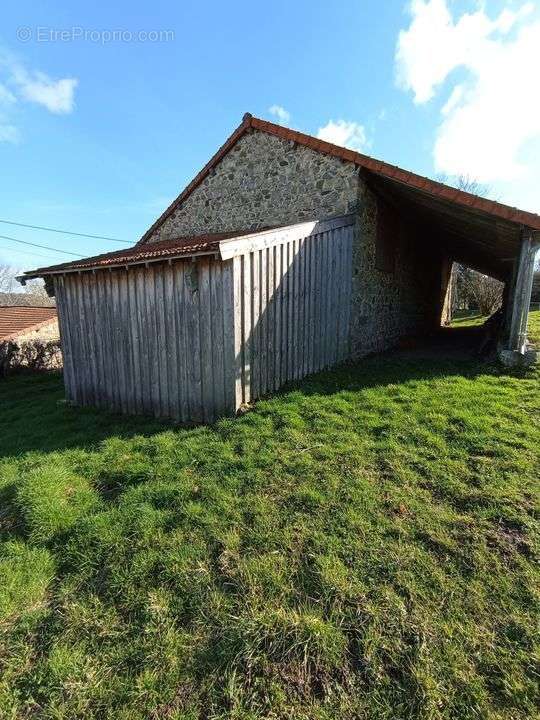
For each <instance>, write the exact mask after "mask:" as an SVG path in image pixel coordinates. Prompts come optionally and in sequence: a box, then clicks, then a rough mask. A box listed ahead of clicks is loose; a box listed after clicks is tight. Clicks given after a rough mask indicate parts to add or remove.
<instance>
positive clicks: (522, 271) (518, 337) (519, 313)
mask: <svg viewBox="0 0 540 720" xmlns="http://www.w3.org/2000/svg"><path fill="white" fill-rule="evenodd" d="M535 240H536V239H535V237H534V234H533V232H532V230H529V229H528V228H525V229H524V230H523V231H522V233H521V250H520V254H519V263H518V267H517V275H516V282H515V285H514V288H513V297H512V298H511V316H510V331H509V337H508V349H509V350H513V351H514V352H518V353H523V352H525V349H526V343H527V322H528V318H529V306H530V304H531V293H532V284H533V278H534V261H535V258H536V251H537V250H538V245H537V242H535Z"/></svg>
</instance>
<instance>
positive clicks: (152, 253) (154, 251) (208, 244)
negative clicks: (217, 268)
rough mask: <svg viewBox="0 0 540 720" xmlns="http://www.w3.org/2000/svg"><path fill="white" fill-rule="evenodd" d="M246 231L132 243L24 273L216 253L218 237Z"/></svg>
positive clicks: (44, 272) (39, 273)
mask: <svg viewBox="0 0 540 720" xmlns="http://www.w3.org/2000/svg"><path fill="white" fill-rule="evenodd" d="M245 234H246V232H245V231H244V230H239V231H237V232H230V233H213V234H206V235H197V236H195V237H187V238H186V237H183V238H175V239H173V240H162V241H160V242H155V243H146V244H145V245H135V246H134V247H132V248H128V249H127V250H115V251H114V252H109V253H103V254H102V255H94V256H93V257H87V258H83V259H82V260H74V261H72V262H67V263H61V264H60V265H50V266H48V267H45V268H37V270H32V271H29V272H27V273H25V276H26V277H32V276H34V275H36V276H40V275H42V274H47V273H56V272H61V271H62V270H65V271H72V270H87V269H89V268H106V267H114V266H121V265H132V264H134V263H144V262H147V261H151V260H156V259H159V258H168V257H181V256H182V255H194V254H198V253H201V254H203V253H212V252H218V250H219V241H220V240H228V239H230V238H233V237H238V236H239V235H245Z"/></svg>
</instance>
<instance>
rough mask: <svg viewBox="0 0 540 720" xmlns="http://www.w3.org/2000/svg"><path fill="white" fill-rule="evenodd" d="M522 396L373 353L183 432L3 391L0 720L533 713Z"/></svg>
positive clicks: (35, 379) (514, 387)
mask: <svg viewBox="0 0 540 720" xmlns="http://www.w3.org/2000/svg"><path fill="white" fill-rule="evenodd" d="M537 321H538V318H534V319H533V323H536V322H537ZM539 390H540V377H539V375H538V373H537V372H536V371H535V372H533V373H530V374H528V375H523V376H521V377H519V376H515V375H508V374H500V373H499V372H498V371H497V370H496V369H495V368H490V367H486V366H477V365H475V364H474V363H472V362H455V363H452V362H448V361H444V360H441V361H440V362H434V361H425V362H422V361H415V362H413V361H411V360H404V359H401V360H400V359H397V358H393V357H392V356H386V357H378V358H373V359H368V360H366V361H364V362H362V363H360V364H358V365H357V366H353V367H348V368H344V369H341V370H337V371H335V372H331V373H326V374H322V375H319V376H317V377H315V378H311V379H308V380H307V381H304V382H303V383H302V384H300V385H299V386H298V387H295V388H292V389H290V390H289V391H287V392H284V393H283V394H281V395H279V396H277V397H275V398H273V399H270V400H266V401H263V402H260V403H259V404H258V405H257V407H256V409H255V410H254V411H253V412H251V413H248V414H247V415H244V416H243V417H241V418H238V419H235V420H232V419H227V420H222V421H220V422H218V423H217V424H216V425H215V426H214V427H211V428H209V427H201V428H195V429H180V428H171V427H167V426H164V425H160V424H159V423H157V422H153V421H149V420H144V419H141V418H139V419H137V418H135V419H126V418H120V417H115V416H113V415H108V414H106V413H102V412H97V411H93V410H80V409H75V408H70V407H68V406H67V405H66V404H64V403H63V402H62V401H61V398H62V387H61V381H60V378H59V377H58V376H50V375H49V376H46V375H45V376H43V375H42V376H17V377H12V378H10V379H8V380H7V381H3V382H2V384H1V386H0V402H1V406H2V412H1V414H0V456H1V459H0V493H1V503H0V523H1V525H0V528H1V537H0V541H1V543H2V545H1V549H0V577H1V578H2V582H1V583H0V717H1V718H10V719H11V718H17V719H18V718H34V717H35V718H40V719H41V718H45V719H51V720H52V719H53V718H54V719H55V720H60V719H65V720H74V719H77V718H81V719H82V718H85V720H87V719H96V720H97V719H98V718H99V719H101V718H114V719H115V720H116V719H120V720H127V719H129V720H139V719H140V720H143V719H144V720H148V719H151V720H152V719H157V718H159V719H170V718H173V719H175V720H179V719H180V718H183V719H188V718H189V719H192V720H195V718H197V719H199V718H208V719H210V718H212V719H217V718H223V719H225V718H234V719H238V720H240V719H242V720H255V719H256V718H259V719H262V718H275V719H277V718H295V719H308V718H309V719H311V718H314V719H320V720H334V719H338V720H345V719H347V720H349V719H351V718H358V719H365V720H371V719H373V720H385V719H386V720H397V719H399V718H402V719H406V718H407V719H408V718H411V719H412V718H414V719H415V720H439V719H442V718H445V719H448V720H450V719H452V720H454V719H457V718H459V719H460V720H462V719H468V718H471V719H473V718H474V719H475V720H477V719H479V718H483V719H486V720H495V719H496V720H510V719H512V720H525V719H526V718H527V719H530V718H535V717H539V715H538V707H539V702H540V696H539V692H538V679H539V678H538V669H539V660H540V654H539V637H538V618H539V611H540V606H539V596H538V587H539V581H540V576H539V572H538V551H539V536H540V531H539V522H538V512H539V496H538V477H539V471H540V457H539V448H540V392H539Z"/></svg>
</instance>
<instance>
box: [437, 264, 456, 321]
mask: <svg viewBox="0 0 540 720" xmlns="http://www.w3.org/2000/svg"><path fill="white" fill-rule="evenodd" d="M453 267H454V263H453V261H452V260H450V258H449V257H445V258H443V262H442V273H441V316H440V325H441V326H442V327H445V326H446V325H450V323H451V322H452V303H453V289H454V288H453V286H454V283H453V278H454V273H453Z"/></svg>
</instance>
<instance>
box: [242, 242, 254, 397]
mask: <svg viewBox="0 0 540 720" xmlns="http://www.w3.org/2000/svg"><path fill="white" fill-rule="evenodd" d="M252 258H253V254H252V253H247V254H246V255H243V256H242V261H243V262H242V282H243V293H244V297H243V305H242V308H243V325H242V331H243V343H244V383H243V384H244V402H246V403H249V402H251V400H252V397H253V395H252V366H253V335H252V331H251V325H252V321H251V315H252V309H253V308H252V281H253V268H252V264H253V263H252Z"/></svg>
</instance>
